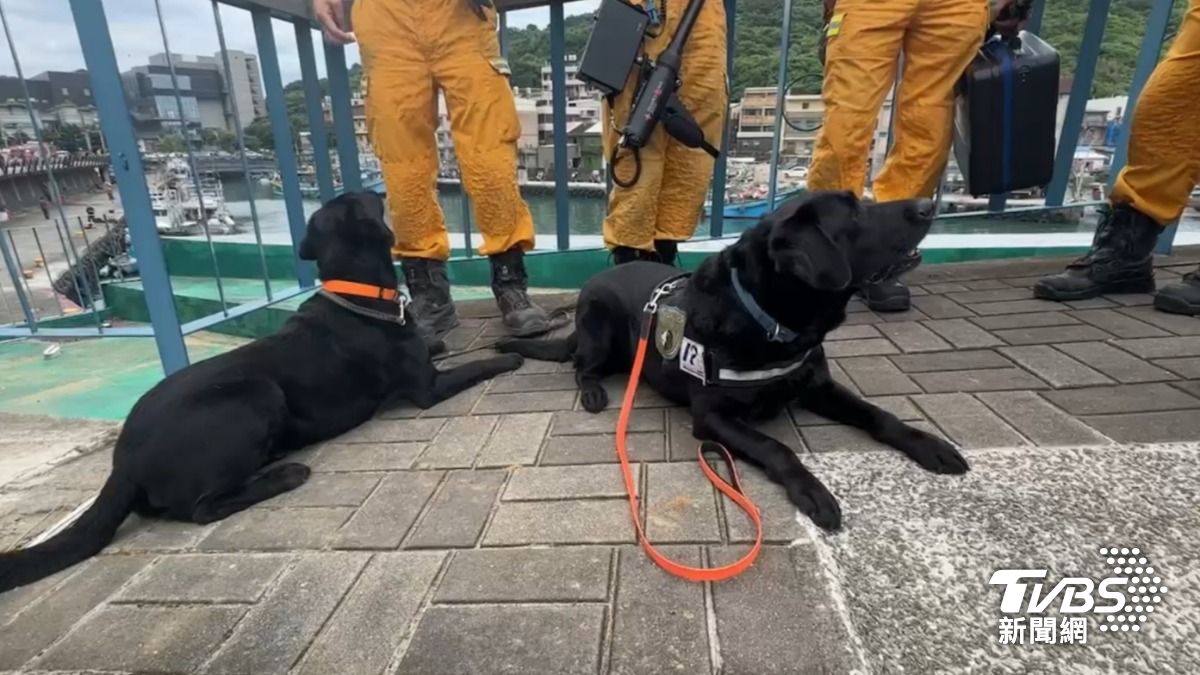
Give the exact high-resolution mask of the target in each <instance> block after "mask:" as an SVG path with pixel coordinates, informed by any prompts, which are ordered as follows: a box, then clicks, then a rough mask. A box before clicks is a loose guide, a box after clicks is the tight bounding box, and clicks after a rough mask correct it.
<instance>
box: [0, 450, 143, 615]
mask: <svg viewBox="0 0 1200 675" xmlns="http://www.w3.org/2000/svg"><path fill="white" fill-rule="evenodd" d="M139 492H140V491H139V489H138V487H137V485H135V484H134V483H133V481H131V480H129V479H128V478H126V477H124V476H123V475H122V474H121V473H119V472H114V473H113V474H112V475H110V476H109V477H108V481H107V482H106V483H105V484H104V487H102V488H101V489H100V494H99V495H97V497H96V500H95V501H94V502H92V505H91V506H89V507H88V509H87V510H86V511H84V512H83V513H82V514H80V516H79V518H77V519H76V520H75V522H73V523H71V524H70V525H69V526H68V527H67V529H65V530H63V531H62V532H59V533H58V534H55V535H53V536H52V537H50V538H49V539H47V540H46V541H44V542H41V543H39V544H35V545H34V546H31V547H29V548H24V549H17V550H14V551H7V552H4V553H0V593H3V592H4V591H7V590H9V589H12V588H17V587H18V586H24V585H26V584H31V583H33V582H35V581H37V580H39V579H42V578H44V577H48V576H50V575H51V574H54V573H55V572H58V571H60V570H64V569H66V568H68V567H70V566H71V565H74V564H75V563H78V562H80V561H83V560H86V559H88V558H90V557H92V556H94V555H96V554H97V553H99V552H100V550H101V549H103V548H104V547H105V546H107V545H108V543H109V542H111V541H112V540H113V537H114V536H115V535H116V533H117V528H118V527H120V526H121V523H123V522H125V518H126V517H127V516H128V515H129V513H130V511H132V510H133V503H134V500H135V499H137V496H138V494H139Z"/></svg>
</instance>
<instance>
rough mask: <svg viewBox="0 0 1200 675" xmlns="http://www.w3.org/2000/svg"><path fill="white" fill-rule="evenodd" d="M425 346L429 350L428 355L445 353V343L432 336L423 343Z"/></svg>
mask: <svg viewBox="0 0 1200 675" xmlns="http://www.w3.org/2000/svg"><path fill="white" fill-rule="evenodd" d="M425 348H426V349H428V350H429V355H430V356H438V355H439V354H445V353H446V343H445V342H443V341H441V340H438V339H437V338H434V339H432V340H430V341H429V342H426V343H425Z"/></svg>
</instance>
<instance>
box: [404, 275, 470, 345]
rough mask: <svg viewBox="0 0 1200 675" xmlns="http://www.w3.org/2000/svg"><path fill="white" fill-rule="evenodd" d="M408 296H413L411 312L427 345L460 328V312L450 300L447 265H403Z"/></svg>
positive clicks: (410, 306)
mask: <svg viewBox="0 0 1200 675" xmlns="http://www.w3.org/2000/svg"><path fill="white" fill-rule="evenodd" d="M400 265H401V267H403V268H404V279H405V281H407V283H408V292H409V293H410V294H412V304H411V305H409V308H408V310H409V312H410V313H411V314H413V315H414V316H416V318H417V331H418V332H419V333H420V334H421V337H422V338H424V339H425V341H426V342H436V341H437V340H438V339H440V338H441V337H442V336H443V335H445V334H446V333H449V332H450V331H451V330H453V329H454V328H455V327H456V326H458V312H456V311H455V310H454V301H452V300H451V299H450V279H449V278H448V277H447V276H446V263H445V262H444V261H441V260H429V259H426V258H405V259H403V260H401V261H400Z"/></svg>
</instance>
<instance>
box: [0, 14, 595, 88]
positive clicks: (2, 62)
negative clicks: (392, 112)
mask: <svg viewBox="0 0 1200 675" xmlns="http://www.w3.org/2000/svg"><path fill="white" fill-rule="evenodd" d="M391 1H392V2H408V1H409V0H391ZM462 1H463V2H466V1H467V0H462ZM159 2H160V4H161V6H162V10H163V18H164V20H165V21H166V25H167V38H168V39H169V40H170V44H171V51H173V52H176V53H180V54H189V55H190V54H203V55H212V54H215V53H216V52H217V51H218V50H219V48H220V46H219V44H218V42H217V31H216V27H215V26H214V23H213V14H212V4H211V2H210V0H159ZM598 4H599V0H580V1H579V2H571V3H568V4H567V6H566V8H567V9H566V13H567V14H568V15H570V14H578V13H582V12H590V11H592V10H594V9H595V8H596V6H597V5H598ZM0 7H3V9H4V13H5V15H6V17H7V19H8V24H9V29H10V30H11V32H12V36H13V41H14V42H15V43H16V47H17V56H18V57H19V58H20V60H21V68H22V70H23V71H24V73H25V76H26V77H31V76H33V75H36V74H38V73H41V72H43V71H46V70H67V71H70V70H78V69H81V68H83V67H84V63H83V54H82V53H81V52H80V49H79V38H78V36H77V34H76V31H75V24H74V22H73V21H72V20H71V10H70V6H69V4H68V2H67V0H0ZM104 9H105V13H106V14H107V16H108V24H109V30H110V31H111V32H112V36H113V46H114V48H115V50H116V53H117V65H118V66H119V67H120V69H121V70H122V71H125V70H128V69H130V68H132V67H133V66H139V65H145V64H146V62H147V59H148V57H149V56H150V55H151V54H155V53H159V52H162V51H164V49H163V46H162V37H161V35H160V34H159V30H158V18H157V15H156V14H155V9H154V0H104ZM221 20H222V22H223V23H224V26H225V40H226V43H227V44H228V46H229V48H230V49H240V50H242V51H246V52H251V53H258V49H257V48H256V46H255V42H254V28H253V26H252V25H251V22H250V14H249V13H248V12H246V11H244V10H241V9H237V8H234V7H222V8H221ZM549 22H550V11H549V10H548V9H546V8H538V9H528V10H523V11H519V12H512V13H510V15H509V17H508V23H509V25H510V26H526V25H528V24H535V25H539V26H545V25H547V24H548V23H549ZM274 23H275V44H276V46H277V50H278V52H279V60H280V69H281V70H282V72H283V81H284V82H285V83H286V82H290V81H292V80H297V79H299V78H300V64H299V61H298V60H297V56H296V38H295V33H294V30H293V28H292V27H291V26H290V25H288V24H284V23H282V22H279V21H275V22H274ZM2 37H3V36H2V35H0V38H2ZM313 40H314V44H315V46H316V48H317V49H318V52H317V54H318V58H317V69H318V70H319V71H320V73H321V75H322V76H324V74H325V65H324V63H323V60H322V59H321V58H320V51H319V50H320V47H321V43H320V38H319V36H318V34H317V33H316V32H315V31H314V32H313ZM348 60H349V61H350V62H351V63H357V62H358V50H357V49H356V48H355V47H354V46H351V47H350V48H349V53H348ZM0 74H2V75H15V74H16V68H15V67H14V66H13V62H12V57H11V55H10V50H9V45H8V44H7V41H6V42H5V45H4V50H3V53H0Z"/></svg>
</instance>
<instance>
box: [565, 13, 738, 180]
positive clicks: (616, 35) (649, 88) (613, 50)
mask: <svg viewBox="0 0 1200 675" xmlns="http://www.w3.org/2000/svg"><path fill="white" fill-rule="evenodd" d="M703 6H704V0H691V1H690V2H689V3H688V6H687V9H685V10H684V13H683V16H682V17H680V20H679V26H678V27H677V28H676V29H675V34H674V35H673V36H672V37H671V42H670V43H669V44H668V45H667V47H666V49H664V50H663V51H662V52H661V53H660V54H659V55H658V58H657V59H654V60H653V61H651V60H649V59H647V58H645V57H638V55H637V51H638V49H639V48H640V46H641V43H642V40H643V38H644V36H645V32H646V29H647V27H648V26H649V25H650V20H649V16H648V15H647V14H646V13H645V12H644V11H642V10H641V8H639V7H634V6H632V5H629V4H627V3H625V2H622V0H604V1H603V2H602V3H601V5H600V9H599V10H598V11H597V12H596V23H595V25H594V26H593V29H592V34H591V36H590V37H589V38H588V44H587V46H586V47H585V48H584V56H583V59H581V62H580V66H579V78H580V79H583V80H585V81H588V82H590V83H592V84H593V85H594V86H596V87H597V88H598V89H600V90H601V91H602V92H604V94H605V95H606V96H607V97H608V99H609V102H610V104H611V102H612V100H613V97H615V95H616V94H617V93H618V92H619V91H621V90H622V89H623V88H624V86H625V81H626V80H627V79H628V76H629V72H630V70H631V69H632V68H633V67H635V66H637V67H640V69H641V70H640V77H639V78H638V90H637V95H636V96H634V101H633V109H632V111H631V112H630V114H629V118H628V120H627V121H626V123H625V126H624V127H623V128H621V129H620V134H621V136H620V140H619V141H618V143H617V146H616V147H615V148H614V149H613V154H612V158H611V161H610V162H609V172H610V174H611V175H612V178H613V182H614V183H616V184H617V185H620V186H622V187H629V186H631V185H633V184H634V183H636V182H637V180H638V178H639V176H640V175H641V160H640V158H639V157H638V151H639V150H640V149H641V148H642V147H645V145H646V144H647V143H648V142H649V140H650V136H651V134H653V133H654V130H655V128H657V126H658V123H659V122H660V121H661V122H662V123H663V127H664V129H665V130H666V132H667V133H668V134H670V135H671V136H672V137H673V138H675V139H676V140H678V141H679V142H681V143H683V144H684V145H686V146H687V147H690V148H702V149H703V150H704V151H705V152H707V153H708V154H710V155H712V156H713V157H716V156H718V155H719V154H720V151H719V150H717V149H716V148H714V147H713V146H712V145H710V144H709V143H708V142H707V141H706V140H705V138H704V131H703V130H702V129H701V128H700V125H699V124H697V123H696V120H695V118H694V117H692V115H691V113H689V112H688V111H687V109H686V108H685V107H684V106H683V102H682V101H680V100H679V97H678V96H677V92H678V91H679V87H680V84H681V83H680V81H679V70H680V67H681V65H682V63H683V50H684V47H685V46H686V45H687V41H688V38H689V37H690V36H691V34H692V29H693V28H694V27H695V25H696V19H697V17H698V16H699V15H700V10H701V8H703ZM635 36H636V37H635ZM622 148H627V149H629V150H632V152H633V156H634V163H635V170H634V176H633V179H632V180H630V181H628V182H623V181H622V180H621V179H619V178H618V177H617V175H616V164H617V160H618V153H619V152H620V150H621V149H622Z"/></svg>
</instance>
